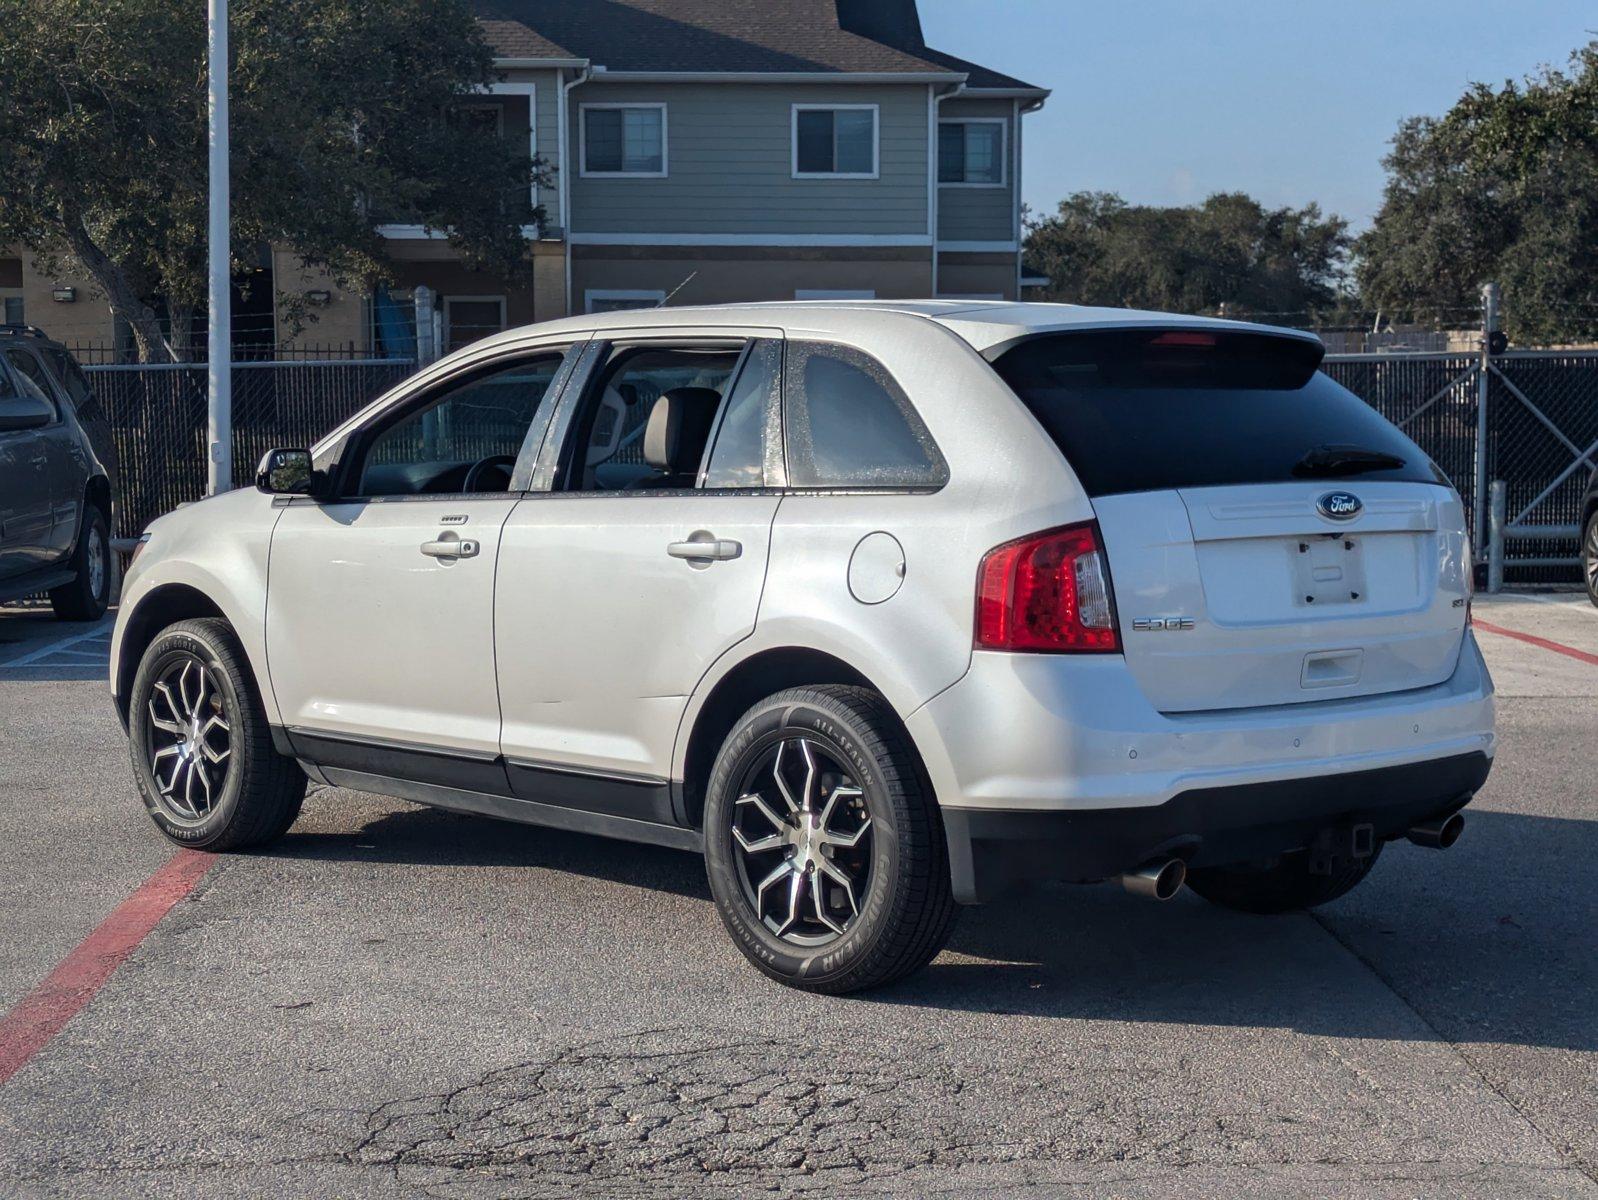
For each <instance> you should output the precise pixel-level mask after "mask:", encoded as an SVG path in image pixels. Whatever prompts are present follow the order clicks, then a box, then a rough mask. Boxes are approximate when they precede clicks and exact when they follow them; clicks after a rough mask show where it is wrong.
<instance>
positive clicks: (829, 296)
mask: <svg viewBox="0 0 1598 1200" xmlns="http://www.w3.org/2000/svg"><path fill="white" fill-rule="evenodd" d="M793 298H794V299H795V300H875V299H876V298H877V293H876V291H875V290H874V289H872V288H856V289H850V288H796V289H795V290H794V294H793Z"/></svg>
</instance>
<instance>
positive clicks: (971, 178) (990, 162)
mask: <svg viewBox="0 0 1598 1200" xmlns="http://www.w3.org/2000/svg"><path fill="white" fill-rule="evenodd" d="M938 182H939V183H969V184H980V185H984V186H988V187H997V186H1000V185H1002V184H1003V183H1004V122H1003V121H943V122H940V123H939V125H938Z"/></svg>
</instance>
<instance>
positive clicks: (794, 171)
mask: <svg viewBox="0 0 1598 1200" xmlns="http://www.w3.org/2000/svg"><path fill="white" fill-rule="evenodd" d="M802 112H870V113H871V170H870V171H864V172H863V171H801V170H800V169H799V114H800V113H802ZM832 137H833V149H834V157H833V162H834V164H836V163H837V156H836V150H837V141H838V133H837V126H836V125H834V126H833V135H832ZM788 165H789V169H790V172H791V175H792V177H793V178H794V179H880V178H881V177H882V105H880V104H795V105H793V107H792V109H791V111H790V112H789V115H788Z"/></svg>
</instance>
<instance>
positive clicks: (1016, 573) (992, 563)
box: [976, 521, 1121, 654]
mask: <svg viewBox="0 0 1598 1200" xmlns="http://www.w3.org/2000/svg"><path fill="white" fill-rule="evenodd" d="M976 644H977V647H978V648H979V649H982V650H1030V651H1043V652H1046V653H1054V654H1073V653H1074V654H1113V653H1116V652H1118V651H1119V650H1120V649H1121V637H1120V634H1119V633H1118V632H1117V631H1116V628H1115V604H1114V601H1113V600H1112V598H1111V596H1110V572H1109V568H1108V566H1107V565H1106V563H1105V559H1104V552H1103V550H1102V548H1101V546H1100V542H1099V527H1098V524H1097V523H1096V522H1093V521H1089V522H1087V523H1086V524H1084V525H1068V526H1066V527H1065V528H1064V529H1051V530H1048V531H1047V532H1045V533H1035V534H1033V535H1032V536H1030V537H1024V538H1020V539H1019V540H1017V541H1014V542H1007V543H1005V544H1004V545H1003V546H998V547H996V548H995V549H992V550H989V551H988V553H987V554H986V556H984V557H983V559H982V568H981V570H980V571H979V572H978V574H977V635H976Z"/></svg>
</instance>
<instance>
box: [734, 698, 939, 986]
mask: <svg viewBox="0 0 1598 1200" xmlns="http://www.w3.org/2000/svg"><path fill="white" fill-rule="evenodd" d="M705 860H706V867H707V873H708V875H709V877H710V890H711V892H712V894H713V895H714V896H715V899H716V907H717V908H718V909H719V910H720V912H721V918H722V922H723V923H724V924H725V925H726V927H727V932H728V933H729V934H731V935H732V939H733V941H734V942H735V943H736V944H737V945H738V948H739V949H740V950H742V951H743V953H744V955H745V956H746V957H747V958H748V959H749V961H750V962H752V963H753V964H754V965H755V966H756V967H757V968H758V969H759V970H761V971H762V972H764V973H765V974H766V975H768V976H770V977H771V978H772V979H775V980H777V981H778V982H779V983H784V984H787V985H788V986H790V987H796V988H801V989H803V990H805V991H812V992H823V993H827V994H831V995H842V994H845V993H848V992H856V991H861V990H863V989H865V988H872V987H879V986H881V985H883V984H886V983H890V982H892V981H893V980H896V979H900V978H902V977H903V976H905V975H908V974H910V973H911V972H913V971H917V970H920V969H921V968H922V967H924V966H925V965H926V964H927V963H929V962H931V961H932V959H933V958H934V957H936V956H937V953H938V951H939V950H941V949H942V948H943V944H944V942H946V941H947V940H948V936H949V932H950V930H951V929H953V927H954V920H955V916H956V913H957V909H956V908H955V904H954V897H953V894H952V891H951V888H950V880H949V856H948V846H947V844H946V842H945V841H944V832H943V822H942V820H941V818H940V816H939V812H938V806H937V801H936V799H935V798H934V797H933V795H932V790H931V788H930V787H929V786H928V785H927V783H926V781H925V780H924V778H923V777H922V772H921V769H920V765H919V763H918V762H917V760H916V758H915V756H914V754H913V752H912V751H911V749H910V746H909V744H908V742H907V740H906V737H905V734H904V732H903V729H902V727H901V726H900V725H899V723H898V720H897V719H896V718H895V716H894V714H893V711H892V710H891V709H890V708H889V706H888V704H887V702H886V701H885V700H884V699H883V698H882V697H881V696H879V695H877V694H876V693H875V692H872V691H870V690H868V689H866V688H860V687H845V686H841V685H832V684H828V685H821V686H815V687H801V688H791V689H789V690H788V691H784V692H779V693H778V694H776V695H775V696H771V697H769V698H768V699H766V700H763V701H761V702H760V703H759V704H757V705H755V706H754V707H753V708H751V709H750V710H749V711H748V712H747V713H745V714H744V716H743V718H742V719H741V720H740V721H739V722H738V724H737V725H736V726H734V727H733V730H732V732H731V733H730V734H729V735H728V737H727V740H726V742H725V743H724V744H723V745H722V748H721V753H720V754H719V755H718V756H717V758H716V764H715V767H714V769H713V770H712V772H711V777H710V784H709V787H708V789H707V794H706V803H705Z"/></svg>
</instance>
